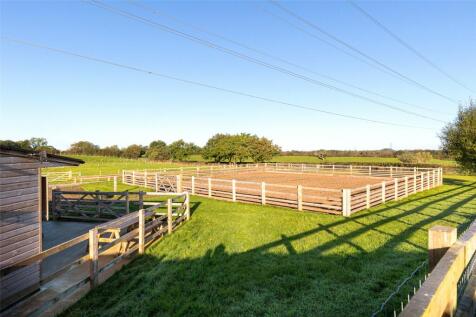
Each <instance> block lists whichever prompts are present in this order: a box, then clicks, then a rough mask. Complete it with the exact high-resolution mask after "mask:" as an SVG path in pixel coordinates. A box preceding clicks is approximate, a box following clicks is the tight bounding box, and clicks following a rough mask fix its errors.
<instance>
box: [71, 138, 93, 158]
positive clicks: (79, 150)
mask: <svg viewBox="0 0 476 317" xmlns="http://www.w3.org/2000/svg"><path fill="white" fill-rule="evenodd" d="M67 152H68V153H70V154H84V155H95V154H98V152H99V146H97V145H95V144H93V143H91V142H89V141H79V142H76V143H73V144H71V146H70V147H69V149H68V151H67Z"/></svg>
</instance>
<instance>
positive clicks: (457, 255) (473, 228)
mask: <svg viewBox="0 0 476 317" xmlns="http://www.w3.org/2000/svg"><path fill="white" fill-rule="evenodd" d="M475 251H476V221H473V223H472V224H471V225H470V227H469V228H468V230H466V231H465V232H464V233H463V234H462V235H461V237H460V238H459V239H458V240H457V241H456V242H455V243H454V244H453V245H451V247H450V248H449V249H448V251H446V253H444V255H443V257H442V258H441V259H440V260H439V261H438V263H437V264H436V266H435V268H434V269H433V271H432V272H431V273H430V276H429V277H428V279H427V280H426V281H425V283H423V285H422V287H421V288H420V289H419V290H418V292H417V293H416V294H415V296H413V298H412V299H411V301H410V302H409V304H408V305H407V306H406V307H405V308H404V310H403V311H402V313H401V314H400V316H401V317H417V316H432V317H433V316H435V317H440V316H453V315H454V312H455V310H456V306H457V291H458V282H459V281H460V277H461V276H462V274H463V272H464V271H465V268H466V267H467V266H468V264H469V263H470V261H471V260H472V259H473V257H474V255H475Z"/></svg>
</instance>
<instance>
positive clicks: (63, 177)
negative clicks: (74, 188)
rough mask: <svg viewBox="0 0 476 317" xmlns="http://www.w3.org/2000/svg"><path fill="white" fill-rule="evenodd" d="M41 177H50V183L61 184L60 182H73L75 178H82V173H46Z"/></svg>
mask: <svg viewBox="0 0 476 317" xmlns="http://www.w3.org/2000/svg"><path fill="white" fill-rule="evenodd" d="M41 176H46V177H48V181H49V182H50V183H59V182H67V181H71V180H73V179H74V178H78V177H81V172H73V171H66V172H46V173H42V174H41Z"/></svg>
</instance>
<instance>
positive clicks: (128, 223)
mask: <svg viewBox="0 0 476 317" xmlns="http://www.w3.org/2000/svg"><path fill="white" fill-rule="evenodd" d="M146 194H147V195H152V196H166V197H167V198H168V199H167V200H166V201H163V202H159V203H157V202H147V203H144V204H146V205H148V206H149V207H147V208H144V209H141V210H139V211H136V212H132V213H129V214H127V215H125V216H123V217H120V218H117V219H114V220H111V221H109V222H105V223H103V224H101V225H98V226H96V227H95V228H93V229H91V230H89V232H88V233H85V234H83V235H80V236H78V237H75V238H74V239H71V240H69V241H67V242H64V243H61V244H59V245H56V246H54V247H52V248H50V249H47V250H44V251H42V252H41V253H39V254H36V255H34V256H31V257H29V258H27V259H25V260H22V261H20V262H17V263H13V264H11V265H9V266H7V267H4V268H2V269H1V271H0V274H1V275H2V276H3V275H9V274H12V275H14V274H15V271H16V270H18V269H20V268H22V267H25V266H28V265H30V264H32V263H36V262H39V261H43V260H44V259H46V258H48V257H50V256H52V255H54V254H58V253H60V252H63V251H65V250H67V249H69V248H72V247H74V246H77V245H78V244H80V243H84V241H88V251H87V254H85V255H84V256H81V257H80V258H77V259H75V260H74V261H72V262H70V263H68V264H67V265H65V266H63V267H61V268H60V269H58V270H56V271H55V272H53V273H51V274H49V275H48V276H42V277H41V281H40V284H41V285H45V284H47V283H48V282H51V281H52V280H54V279H56V278H58V277H60V276H61V275H62V274H65V273H67V272H68V271H70V270H72V269H73V268H75V267H78V266H80V265H87V266H89V270H83V271H82V272H88V273H85V274H84V276H75V278H74V279H72V280H74V281H75V282H74V283H73V284H72V285H68V288H67V289H65V290H64V292H62V293H60V294H55V295H54V297H53V298H50V299H49V300H48V301H46V302H41V303H37V302H36V303H35V304H34V305H37V306H38V307H37V308H36V310H35V314H36V315H41V314H42V312H44V311H46V310H47V309H48V308H49V307H51V306H52V305H54V304H55V303H57V302H59V301H61V300H62V299H64V298H66V297H67V296H69V295H70V294H72V293H74V292H75V291H76V290H78V289H79V288H81V287H83V286H84V285H87V284H88V283H89V285H90V288H93V287H95V286H97V285H98V283H99V277H100V276H104V273H105V272H106V271H108V270H110V269H111V268H113V267H115V266H116V265H117V264H118V263H119V262H120V261H121V260H124V259H125V258H127V257H129V256H131V255H133V254H135V253H138V254H142V253H144V250H145V248H146V247H147V246H149V245H150V244H151V243H152V242H153V241H155V240H157V239H158V238H160V237H162V236H164V235H166V234H171V233H172V232H173V231H174V230H175V229H176V228H177V227H178V226H179V225H180V224H181V223H182V222H184V221H186V220H189V219H190V216H191V214H190V196H189V194H188V193H187V192H183V193H167V194H164V193H155V192H153V193H146ZM100 258H101V259H105V260H107V261H101V263H100V262H99V259H100ZM46 297H48V296H46ZM27 300H28V299H27ZM27 300H25V301H24V302H26V301H27ZM20 305H21V303H20Z"/></svg>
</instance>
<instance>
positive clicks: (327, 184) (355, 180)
mask: <svg viewBox="0 0 476 317" xmlns="http://www.w3.org/2000/svg"><path fill="white" fill-rule="evenodd" d="M210 177H212V178H214V179H236V180H237V181H249V182H265V183H268V184H276V185H293V186H297V185H302V186H305V187H317V188H329V189H344V188H350V189H352V188H358V187H363V186H366V185H373V184H377V183H381V182H383V181H387V180H389V178H381V177H368V176H360V175H359V176H351V175H327V174H326V175H324V174H314V173H313V174H310V173H289V172H262V171H236V172H228V173H227V172H224V173H217V174H213V175H211V176H210Z"/></svg>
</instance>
